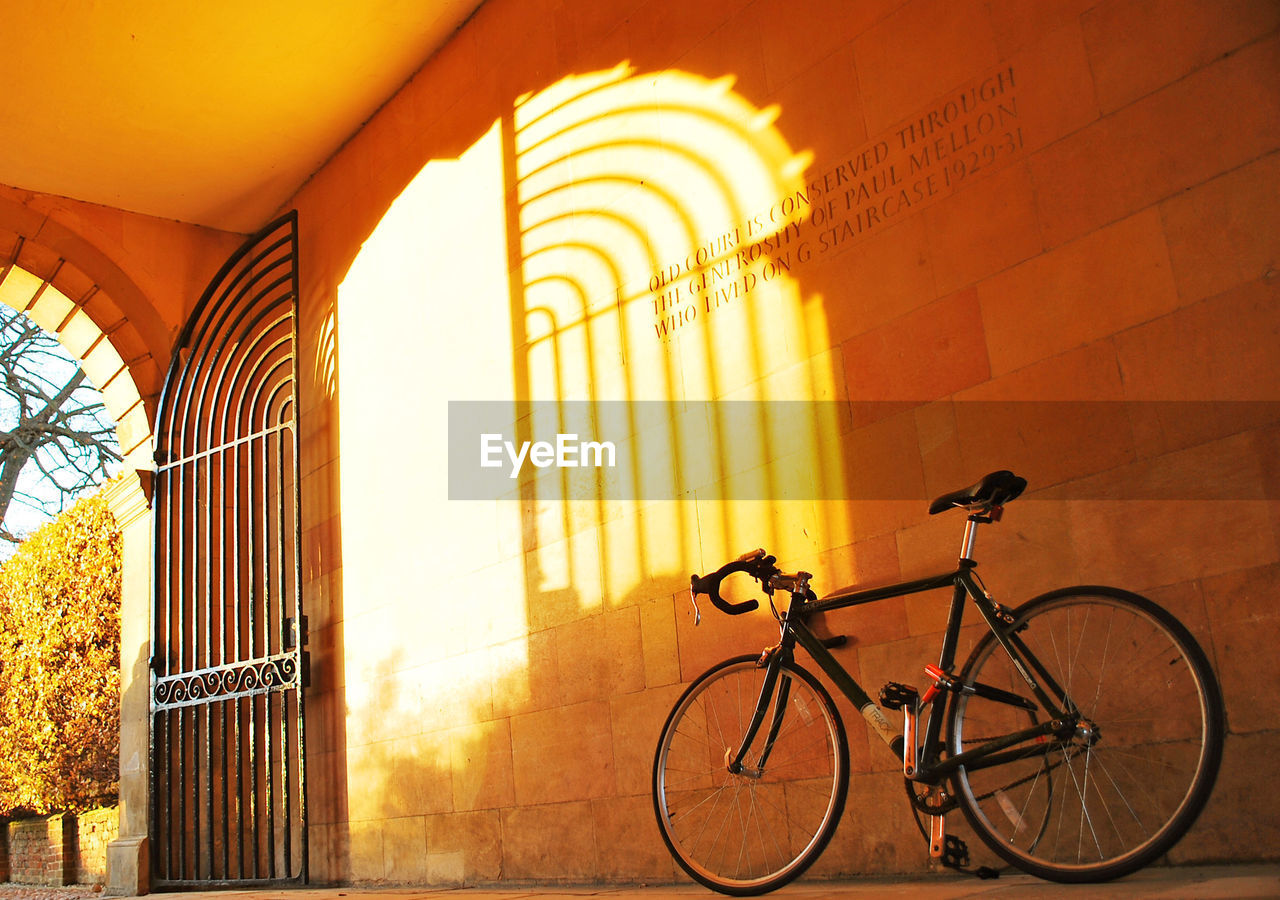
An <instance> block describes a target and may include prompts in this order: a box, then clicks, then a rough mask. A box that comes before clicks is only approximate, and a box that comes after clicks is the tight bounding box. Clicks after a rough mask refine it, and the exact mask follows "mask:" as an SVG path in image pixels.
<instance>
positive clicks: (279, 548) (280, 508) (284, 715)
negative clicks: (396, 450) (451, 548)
mask: <svg viewBox="0 0 1280 900" xmlns="http://www.w3.org/2000/svg"><path fill="white" fill-rule="evenodd" d="M270 440H272V441H274V443H275V452H274V453H272V454H271V456H272V458H273V459H274V460H275V469H276V489H275V493H276V504H275V518H276V596H277V597H278V598H279V601H278V602H279V604H280V615H279V619H280V651H281V652H282V653H283V652H284V650H285V648H286V647H288V646H290V637H291V636H290V635H289V634H287V631H288V629H289V621H290V618H291V617H290V616H289V612H290V610H289V608H288V606H286V603H287V602H288V601H287V600H286V598H287V596H288V595H287V594H286V593H285V571H286V569H287V568H288V562H289V561H288V559H287V558H286V557H285V541H284V529H285V523H286V522H287V521H289V516H288V508H287V507H286V505H285V483H284V438H283V436H281V435H280V434H278V433H277V434H276V435H275V436H273V437H272V438H270ZM299 624H300V623H298V622H297V621H296V620H294V621H293V628H294V629H295V634H296V633H297V631H296V630H297V629H298V627H299ZM294 643H295V644H296V640H295V641H294ZM294 652H295V653H296V652H297V647H296V646H294ZM287 699H288V692H287V691H282V692H281V693H280V809H281V812H282V814H283V820H284V830H283V833H282V834H281V843H282V844H283V847H282V850H283V853H284V857H283V865H284V874H285V875H286V876H288V875H292V874H293V859H292V850H293V816H292V815H291V812H292V808H291V807H290V806H289V774H290V770H289V755H290V753H289V751H290V746H289V714H288V713H289V711H288V702H287Z"/></svg>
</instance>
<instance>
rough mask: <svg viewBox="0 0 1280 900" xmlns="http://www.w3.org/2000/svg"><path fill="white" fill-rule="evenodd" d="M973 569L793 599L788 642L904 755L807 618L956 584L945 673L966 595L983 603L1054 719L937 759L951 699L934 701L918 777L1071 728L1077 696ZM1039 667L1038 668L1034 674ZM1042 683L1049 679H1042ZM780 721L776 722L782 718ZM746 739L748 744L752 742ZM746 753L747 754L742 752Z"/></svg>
mask: <svg viewBox="0 0 1280 900" xmlns="http://www.w3.org/2000/svg"><path fill="white" fill-rule="evenodd" d="M974 567H975V563H973V562H972V561H971V560H968V559H963V560H961V561H960V566H959V568H957V569H956V570H955V571H953V572H948V573H946V574H944V575H935V576H933V577H930V578H921V579H917V580H915V581H906V582H901V583H898V584H891V585H885V586H883V587H876V588H866V589H861V590H855V591H850V592H848V593H844V594H837V595H832V596H829V597H826V598H824V599H822V600H813V601H808V602H803V603H801V604H799V605H796V604H794V603H793V608H792V609H791V610H788V612H787V613H786V614H785V616H784V639H783V646H784V647H789V646H790V644H789V642H788V640H787V637H788V635H790V636H793V637H794V642H795V643H798V644H799V645H800V646H801V647H803V648H804V649H805V651H806V652H807V653H808V654H809V656H810V657H812V658H813V661H814V662H816V663H817V664H818V666H819V668H821V669H822V671H823V672H825V673H826V675H827V677H828V678H830V679H831V681H832V683H833V684H835V686H836V688H837V689H839V691H840V692H841V693H842V694H844V695H845V696H846V697H848V698H849V701H850V702H851V703H853V705H854V707H855V708H856V709H857V710H858V711H859V712H860V713H861V714H862V716H863V717H864V718H865V719H866V720H867V723H868V724H869V725H870V726H871V727H872V730H874V731H875V732H876V733H877V734H878V735H879V736H880V737H881V739H882V740H884V742H885V743H886V744H888V745H889V747H890V749H891V750H892V751H893V753H894V755H895V756H897V757H898V758H899V759H901V758H902V755H903V745H904V738H903V735H902V734H901V733H900V732H899V730H898V729H897V728H894V727H893V726H892V725H890V724H889V722H888V720H887V719H886V718H885V716H884V714H883V713H882V712H881V711H880V707H879V705H878V704H877V703H876V702H875V701H874V700H872V699H871V698H870V697H869V696H868V695H867V692H866V691H865V690H864V689H863V688H862V686H861V685H860V684H858V682H857V680H856V679H854V678H853V676H852V675H850V674H849V673H848V672H847V671H846V670H845V668H844V667H843V666H842V665H840V663H839V662H838V661H837V660H836V658H835V657H834V656H833V655H832V654H831V651H830V650H828V649H827V647H826V646H825V645H824V644H823V642H822V640H821V638H819V637H818V636H817V635H815V634H814V633H813V631H812V630H811V629H810V628H809V626H808V624H807V622H806V619H807V618H808V617H809V616H811V615H814V614H816V613H821V612H829V611H833V610H838V609H845V608H847V607H850V606H858V605H862V604H865V603H874V602H876V601H878V600H886V599H888V598H890V597H902V596H907V595H909V594H918V593H923V592H925V591H930V590H937V589H939V588H945V587H951V588H952V589H953V591H952V596H951V606H950V609H949V611H948V614H947V626H946V630H945V632H944V633H943V640H942V650H941V652H940V654H939V658H938V666H939V668H941V669H942V670H943V671H944V672H950V671H951V670H952V669H953V667H954V666H955V656H956V651H957V649H958V646H959V641H960V626H961V624H962V622H963V618H964V605H965V599H966V598H969V599H972V600H973V601H974V604H975V605H976V606H977V607H978V612H979V614H980V615H981V616H982V618H983V620H984V621H985V622H986V624H987V627H988V628H989V629H990V630H991V632H992V634H993V635H994V638H995V640H996V641H997V642H998V643H999V644H1000V646H1001V647H1002V648H1003V649H1004V651H1005V652H1006V653H1007V654H1008V655H1009V658H1010V660H1012V662H1013V664H1014V666H1015V668H1016V669H1017V670H1018V672H1019V673H1020V674H1021V676H1022V678H1023V679H1024V680H1025V681H1026V684H1027V687H1028V688H1029V689H1030V690H1031V692H1032V693H1033V694H1034V695H1035V697H1036V699H1037V700H1038V701H1039V702H1040V704H1041V705H1042V707H1043V709H1044V710H1045V711H1046V712H1048V713H1050V721H1046V722H1044V723H1041V724H1039V725H1037V726H1035V727H1032V728H1028V729H1025V730H1023V731H1020V732H1017V733H1015V734H1010V735H1006V736H1004V737H1003V738H999V739H996V740H993V741H991V742H989V743H986V744H983V745H982V746H979V747H976V748H974V749H973V750H970V751H966V752H965V753H963V754H959V755H957V756H955V757H952V758H949V759H947V760H942V761H940V760H939V757H938V753H939V748H940V742H939V737H940V736H941V733H942V723H943V719H944V718H945V717H946V703H945V702H942V701H941V700H940V699H939V700H938V701H935V702H934V704H933V706H932V708H931V709H930V711H929V718H928V721H927V723H926V725H925V729H924V739H923V741H922V742H921V747H922V748H923V759H921V760H919V763H920V765H919V767H918V769H917V771H918V777H919V778H920V779H921V780H932V779H936V778H939V777H942V776H945V775H947V774H950V773H951V772H953V771H954V770H955V769H956V768H958V767H959V766H963V765H973V764H975V763H977V762H978V761H979V760H982V759H984V758H986V757H990V756H992V755H993V754H996V753H1001V752H1002V751H1005V750H1007V749H1008V748H1010V747H1013V746H1015V745H1017V744H1018V743H1020V742H1022V741H1026V740H1030V739H1032V738H1035V737H1040V736H1042V735H1046V734H1051V733H1054V732H1057V731H1060V730H1061V729H1062V728H1064V727H1065V723H1066V719H1069V718H1070V717H1071V714H1072V712H1073V707H1072V704H1071V702H1070V699H1069V698H1067V697H1066V696H1065V694H1064V692H1063V691H1062V689H1061V688H1060V687H1059V686H1058V685H1057V684H1056V683H1054V682H1053V680H1052V679H1051V678H1048V677H1047V673H1046V672H1045V671H1044V668H1043V666H1041V665H1040V664H1039V662H1038V660H1036V659H1035V658H1034V656H1033V655H1032V654H1031V653H1030V652H1029V651H1028V650H1027V648H1026V646H1025V645H1024V644H1023V643H1022V641H1020V640H1018V639H1017V637H1016V635H1013V634H1012V633H1011V631H1010V629H1009V628H1008V626H1007V625H1006V624H1005V623H1004V622H1002V621H1001V619H1000V612H999V610H998V608H997V606H996V604H995V602H994V601H993V600H992V599H991V598H990V597H989V596H988V595H987V593H986V591H985V590H984V589H983V588H982V586H981V585H980V584H979V583H978V581H977V579H976V578H975V576H974V575H973V569H974ZM1028 662H1029V665H1028ZM1032 670H1034V674H1033V671H1032ZM1042 682H1044V683H1043V684H1042ZM1046 688H1047V690H1046ZM987 690H988V689H985V688H984V689H982V691H980V692H986V691H987ZM771 693H772V687H771V685H769V684H766V686H765V690H764V692H762V697H761V702H760V704H759V706H758V709H757V718H756V721H754V722H753V726H754V727H753V728H752V729H751V735H752V736H754V734H755V731H756V730H757V729H758V728H759V724H760V720H761V719H762V718H763V715H764V709H765V707H766V705H767V698H768V696H769V695H770V694H771ZM991 693H992V694H996V693H1001V694H1003V693H1005V692H995V691H991ZM993 699H998V700H1002V701H1003V702H1008V703H1013V704H1015V705H1016V704H1017V701H1018V700H1020V699H1021V698H1019V697H1017V696H1016V695H1012V694H1008V695H1007V697H993ZM774 727H776V723H775V726H774ZM746 743H747V744H749V741H748V742H746ZM745 746H746V744H744V749H743V752H745ZM739 756H740V757H741V753H740V754H739Z"/></svg>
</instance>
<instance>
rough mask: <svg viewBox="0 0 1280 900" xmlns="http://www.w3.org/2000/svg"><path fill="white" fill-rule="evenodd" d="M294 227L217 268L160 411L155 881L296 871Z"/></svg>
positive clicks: (301, 814) (302, 793)
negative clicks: (219, 268) (218, 269)
mask: <svg viewBox="0 0 1280 900" xmlns="http://www.w3.org/2000/svg"><path fill="white" fill-rule="evenodd" d="M297 249H298V244H297V221H296V215H293V214H290V215H287V216H285V217H283V218H281V219H279V220H277V221H276V222H274V223H272V224H271V225H268V226H267V227H266V228H264V229H263V230H262V231H260V232H259V233H258V234H256V235H254V236H253V237H251V238H250V239H249V240H248V241H247V242H246V243H245V244H244V245H243V246H242V247H241V248H240V250H239V251H238V252H237V253H235V254H234V255H233V256H232V257H231V259H229V260H228V261H227V263H226V264H225V265H224V266H223V268H222V270H221V271H220V272H219V273H218V274H217V276H215V278H214V280H213V282H212V283H211V284H210V285H209V287H208V289H207V290H206V291H205V293H204V295H203V297H202V298H201V299H200V301H199V303H198V304H197V306H196V308H195V310H194V312H193V313H192V315H191V318H190V320H189V321H188V322H187V324H186V326H185V328H184V329H183V332H182V334H181V336H180V337H179V339H178V342H177V344H176V348H175V352H174V355H173V360H172V363H171V365H170V367H169V372H168V375H167V377H166V379H165V385H164V390H163V393H162V394H161V398H160V404H159V409H158V413H157V426H156V436H155V444H156V486H155V505H154V516H155V605H154V610H153V616H152V620H153V636H152V652H151V665H152V689H151V715H152V719H151V740H152V746H151V787H152V790H151V804H152V808H151V841H152V844H151V861H152V871H153V876H154V880H153V884H154V885H156V886H178V885H185V884H193V883H201V884H204V883H209V882H216V883H267V882H281V881H294V880H304V879H305V878H306V872H307V832H306V799H305V798H306V776H305V765H304V758H303V739H304V728H303V708H304V705H303V690H302V689H303V686H304V680H305V676H306V671H307V659H306V653H305V652H304V650H303V645H304V644H305V641H306V637H305V633H306V632H305V628H306V626H305V619H304V618H303V617H302V614H301V571H300V566H301V563H300V558H299V554H298V533H299V493H298V490H299V477H298V428H297V421H298V408H297V402H296V398H295V385H296V366H295V351H294V347H295V344H296V333H297V331H296V310H297V297H298V270H297V258H298V254H297Z"/></svg>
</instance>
